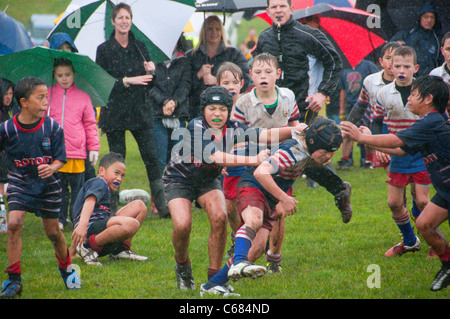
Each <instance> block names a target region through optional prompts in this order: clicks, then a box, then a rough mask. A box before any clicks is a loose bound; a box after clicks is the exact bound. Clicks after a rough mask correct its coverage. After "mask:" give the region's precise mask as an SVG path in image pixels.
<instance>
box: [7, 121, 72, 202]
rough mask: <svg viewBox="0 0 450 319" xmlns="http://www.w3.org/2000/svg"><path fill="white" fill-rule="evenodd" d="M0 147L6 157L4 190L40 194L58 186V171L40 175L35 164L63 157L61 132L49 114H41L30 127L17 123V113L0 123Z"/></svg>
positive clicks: (63, 159) (62, 158) (64, 159)
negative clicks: (6, 173)
mask: <svg viewBox="0 0 450 319" xmlns="http://www.w3.org/2000/svg"><path fill="white" fill-rule="evenodd" d="M0 149H3V150H5V152H6V156H7V159H8V180H9V187H8V193H9V192H10V191H14V192H21V193H24V194H27V195H29V196H38V195H39V196H40V195H46V194H45V193H47V192H50V189H54V191H55V192H56V191H57V190H56V189H57V188H60V180H59V175H58V174H53V175H52V176H51V177H49V178H46V179H42V178H40V177H39V175H38V169H37V168H38V166H39V165H41V164H51V163H53V161H55V160H59V161H62V162H65V161H66V150H65V144H64V133H63V130H62V128H61V127H60V125H59V124H58V123H57V122H56V121H55V120H53V119H52V118H50V117H48V116H46V115H45V116H44V117H42V119H41V121H40V122H39V123H38V124H37V126H35V127H34V128H32V129H26V128H24V127H22V126H20V124H19V122H18V121H17V115H16V116H14V117H13V118H12V119H9V120H8V121H6V122H4V123H2V124H1V125H0ZM51 185H53V186H51ZM11 187H13V188H11ZM49 187H50V188H49ZM10 188H11V190H10Z"/></svg>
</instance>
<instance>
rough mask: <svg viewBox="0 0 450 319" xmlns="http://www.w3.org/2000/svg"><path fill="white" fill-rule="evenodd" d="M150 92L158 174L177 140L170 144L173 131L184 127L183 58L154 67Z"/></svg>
mask: <svg viewBox="0 0 450 319" xmlns="http://www.w3.org/2000/svg"><path fill="white" fill-rule="evenodd" d="M153 82H154V85H153V88H152V90H151V91H150V96H149V97H150V103H151V105H152V110H153V117H154V128H153V134H154V136H155V140H156V141H157V143H156V145H155V146H156V153H157V154H158V159H159V168H160V170H161V174H163V172H164V168H165V166H166V164H167V159H168V158H170V151H171V150H172V147H173V146H174V144H175V143H176V142H178V140H172V138H171V135H172V132H173V130H175V129H177V128H180V127H186V125H187V120H188V119H189V90H190V88H191V68H190V64H189V60H188V58H187V57H186V56H180V57H177V58H175V59H173V60H172V61H171V62H170V64H169V65H167V66H166V64H165V63H158V64H157V65H156V72H155V79H154V81H153Z"/></svg>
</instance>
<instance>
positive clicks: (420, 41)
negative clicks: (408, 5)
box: [392, 2, 444, 77]
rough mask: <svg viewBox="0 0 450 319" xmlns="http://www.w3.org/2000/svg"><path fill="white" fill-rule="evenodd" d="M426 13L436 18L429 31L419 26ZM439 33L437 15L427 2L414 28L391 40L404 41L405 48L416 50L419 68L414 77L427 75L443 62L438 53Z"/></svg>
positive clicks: (439, 25) (439, 23)
mask: <svg viewBox="0 0 450 319" xmlns="http://www.w3.org/2000/svg"><path fill="white" fill-rule="evenodd" d="M426 12H432V13H434V14H435V16H436V23H435V24H434V27H433V29H431V30H425V29H424V28H422V26H421V25H420V17H421V16H422V15H423V14H424V13H426ZM441 31H442V27H441V22H440V19H439V14H438V12H437V11H436V9H435V8H434V6H433V5H432V4H431V3H430V2H427V3H425V4H424V5H423V6H422V8H421V10H420V15H419V18H418V19H417V22H416V24H415V25H414V27H413V28H412V29H411V30H410V31H400V32H398V33H397V34H395V35H394V37H393V38H392V41H398V40H401V41H404V42H405V44H406V45H407V46H410V47H412V48H414V50H416V53H417V64H419V66H420V68H419V71H418V72H417V74H416V75H415V76H416V77H419V76H422V75H428V74H429V73H430V72H431V70H433V69H434V68H437V67H438V66H440V65H441V64H442V63H443V62H444V61H443V57H442V55H441V52H440V48H441V45H440V44H441V39H442V33H441Z"/></svg>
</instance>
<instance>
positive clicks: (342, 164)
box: [336, 159, 353, 170]
mask: <svg viewBox="0 0 450 319" xmlns="http://www.w3.org/2000/svg"><path fill="white" fill-rule="evenodd" d="M352 165H353V164H352V163H350V160H346V159H341V160H340V161H338V165H337V167H336V169H338V170H345V169H349V168H350V167H351V166H352Z"/></svg>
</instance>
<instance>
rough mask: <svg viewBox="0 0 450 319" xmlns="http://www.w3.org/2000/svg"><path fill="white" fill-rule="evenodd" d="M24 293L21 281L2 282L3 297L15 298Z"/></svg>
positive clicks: (0, 296)
mask: <svg viewBox="0 0 450 319" xmlns="http://www.w3.org/2000/svg"><path fill="white" fill-rule="evenodd" d="M21 294H22V283H21V282H20V281H16V280H14V281H10V280H8V281H5V282H3V284H2V293H1V295H0V298H1V299H14V298H16V297H20V295H21Z"/></svg>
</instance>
